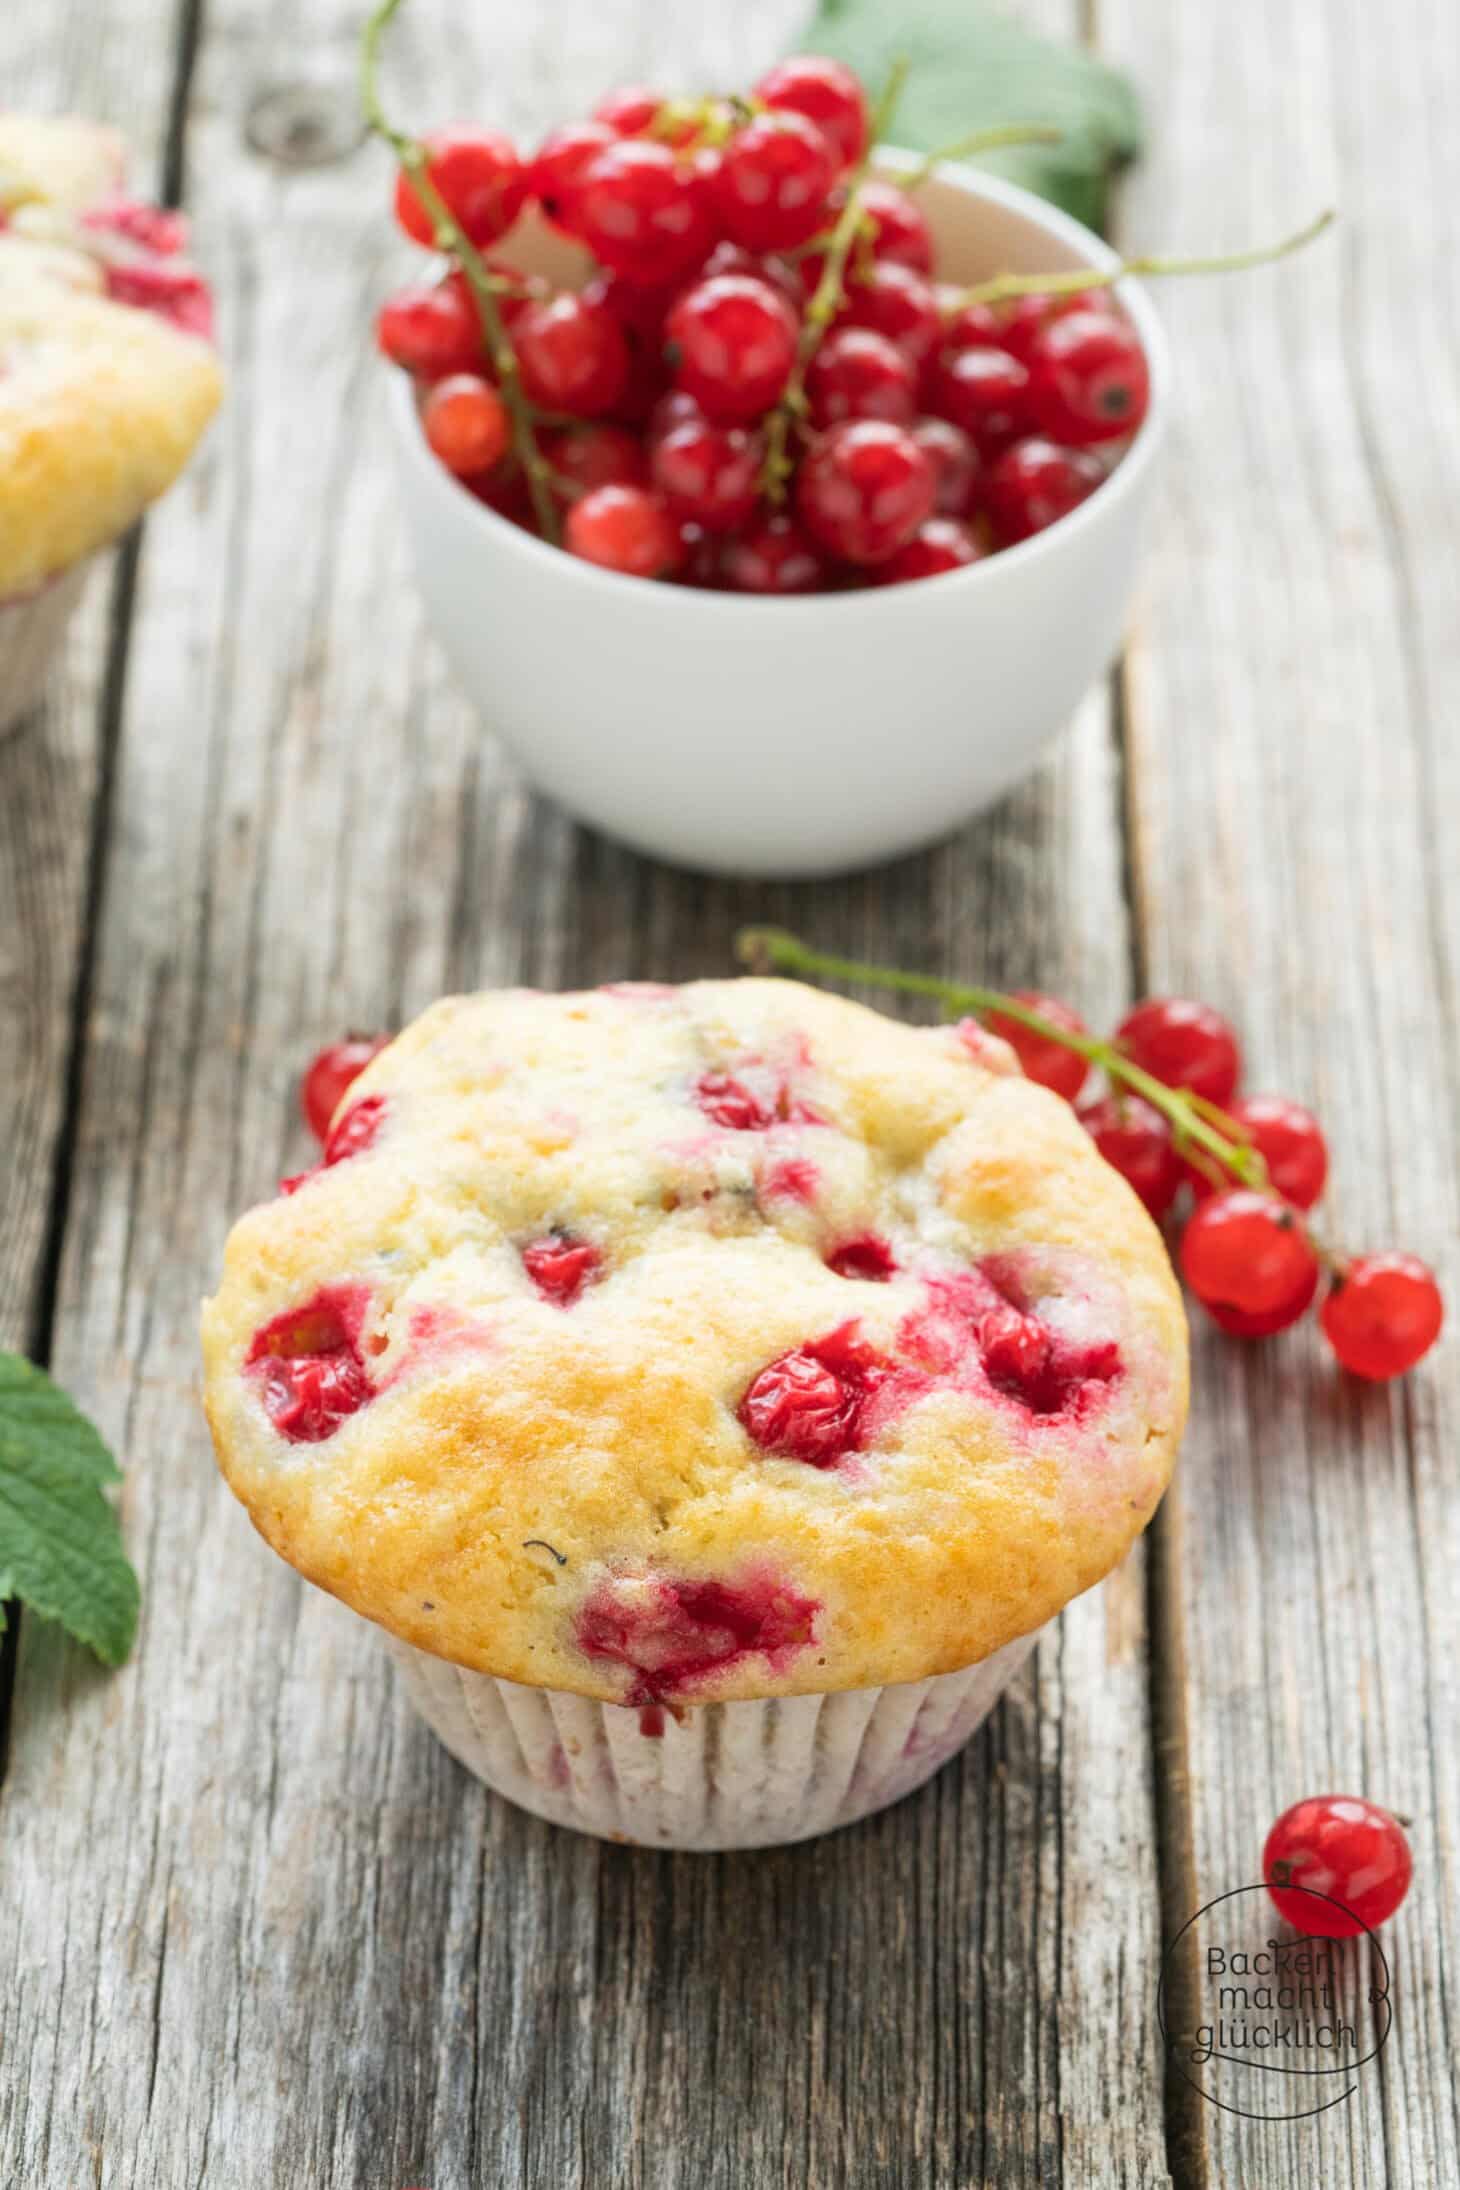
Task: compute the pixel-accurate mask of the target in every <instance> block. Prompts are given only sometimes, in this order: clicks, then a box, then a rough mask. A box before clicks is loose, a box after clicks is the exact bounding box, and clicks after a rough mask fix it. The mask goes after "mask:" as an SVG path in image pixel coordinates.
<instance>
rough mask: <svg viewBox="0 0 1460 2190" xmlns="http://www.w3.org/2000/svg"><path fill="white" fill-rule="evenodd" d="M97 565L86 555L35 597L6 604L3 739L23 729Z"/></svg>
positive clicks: (1, 637)
mask: <svg viewBox="0 0 1460 2190" xmlns="http://www.w3.org/2000/svg"><path fill="white" fill-rule="evenodd" d="M93 560H94V558H93V557H92V556H89V555H88V556H85V557H83V559H82V560H81V561H80V562H79V563H73V564H72V566H71V568H70V569H69V570H63V571H61V572H60V573H59V574H58V575H57V576H56V577H54V578H48V579H47V580H46V582H45V584H44V585H39V586H36V587H35V588H34V589H33V590H32V591H30V592H29V593H17V594H15V595H13V596H12V598H11V599H10V600H8V601H0V737H4V735H5V733H6V732H7V731H8V730H15V729H18V728H19V726H20V722H21V719H22V717H24V716H25V715H28V714H29V713H30V710H31V709H32V708H33V707H34V706H35V704H36V702H37V700H39V698H40V696H41V693H42V691H43V690H44V688H45V682H46V677H47V675H48V674H49V672H50V667H51V664H52V662H53V661H54V660H55V658H56V655H57V654H58V653H59V652H60V650H61V643H62V641H63V640H64V638H65V636H66V626H67V625H68V624H69V623H70V621H71V618H72V615H73V614H74V613H75V610H76V605H77V603H78V602H79V601H80V599H81V596H82V594H83V593H84V592H85V590H86V580H87V576H88V574H89V572H90V570H91V565H92V562H93Z"/></svg>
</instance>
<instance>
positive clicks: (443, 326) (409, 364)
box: [375, 282, 485, 380]
mask: <svg viewBox="0 0 1460 2190" xmlns="http://www.w3.org/2000/svg"><path fill="white" fill-rule="evenodd" d="M375 339H376V341H377V342H378V344H379V345H380V348H381V350H382V351H383V352H384V354H385V355H386V356H387V357H388V358H389V359H390V361H391V363H392V365H399V366H401V367H402V368H403V369H404V370H405V371H406V372H408V373H413V374H414V375H415V377H416V378H417V379H418V380H444V379H445V378H446V376H447V375H448V374H449V373H465V372H470V371H472V370H473V368H474V367H475V368H479V367H480V366H481V364H482V363H483V359H484V355H485V352H484V348H483V343H482V327H481V321H480V320H479V319H478V317H477V313H476V307H475V306H474V305H473V304H471V303H470V302H468V301H463V299H462V297H461V295H460V292H459V291H458V290H457V289H455V288H454V287H453V286H452V285H451V284H450V283H449V282H438V283H427V282H413V283H412V284H411V286H410V287H409V288H406V289H398V290H397V291H396V293H395V295H394V296H391V297H387V298H386V300H385V302H384V304H382V305H381V307H380V312H379V316H378V317H377V319H376V322H375Z"/></svg>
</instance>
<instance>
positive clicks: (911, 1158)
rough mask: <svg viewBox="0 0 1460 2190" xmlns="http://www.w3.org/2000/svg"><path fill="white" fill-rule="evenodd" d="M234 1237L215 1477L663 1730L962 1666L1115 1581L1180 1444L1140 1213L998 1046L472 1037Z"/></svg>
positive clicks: (493, 1639)
mask: <svg viewBox="0 0 1460 2190" xmlns="http://www.w3.org/2000/svg"><path fill="white" fill-rule="evenodd" d="M288 1186H289V1189H290V1190H289V1191H286V1192H283V1193H281V1195H280V1197H279V1198H278V1199H276V1200H274V1201H272V1202H269V1203H267V1204H265V1205H263V1206H261V1207H259V1208H257V1209H254V1210H252V1211H250V1212H249V1213H248V1214H247V1215H246V1216H244V1217H243V1218H242V1219H241V1220H240V1221H239V1223H238V1224H237V1225H236V1226H235V1228H234V1230H233V1233H232V1235H231V1237H230V1239H229V1242H228V1246H227V1251H226V1256H225V1265H224V1272H223V1278H222V1282H221V1284H220V1286H219V1290H218V1292H217V1294H216V1296H215V1297H214V1298H213V1299H212V1300H211V1301H209V1302H208V1303H207V1304H206V1305H205V1309H204V1316H203V1344H204V1356H205V1369H206V1376H205V1391H206V1404H207V1410H208V1416H209V1420H210V1423H211V1426H212V1431H213V1437H214V1442H215V1445H216V1448H217V1452H218V1457H219V1463H220V1465H221V1467H222V1469H223V1472H224V1474H225V1475H226V1477H227V1479H228V1481H229V1483H230V1484H231V1486H232V1488H233V1490H234V1491H235V1492H236V1494H237V1495H238V1497H239V1498H240V1499H241V1500H242V1501H243V1503H244V1504H245V1505H246V1506H247V1508H248V1510H249V1512H250V1514H251V1516H252V1518H253V1520H254V1522H255V1525H256V1526H257V1527H258V1528H259V1530H260V1531H261V1533H262V1534H263V1535H264V1536H265V1537H266V1538H267V1539H268V1541H269V1542H270V1543H271V1544H272V1545H273V1546H274V1547H275V1549H276V1550H278V1551H279V1552H280V1553H281V1554H282V1555H283V1556H284V1557H285V1558H286V1559H288V1560H289V1561H290V1562H291V1563H292V1564H293V1565H295V1566H296V1567H297V1568H298V1569H299V1570H300V1571H301V1572H302V1573H304V1574H305V1575H307V1576H308V1577H309V1579H311V1580H312V1581H314V1582H316V1583H317V1584H319V1585H320V1586H321V1587H323V1588H325V1589H327V1590H330V1591H331V1592H333V1593H334V1594H335V1595H336V1596H338V1597H340V1598H342V1599H343V1600H344V1601H345V1602H346V1603H347V1604H349V1605H351V1606H353V1607H354V1609H355V1610H356V1611H358V1612H360V1613H363V1614H364V1615H365V1616H366V1617H367V1618H370V1619H372V1620H375V1621H377V1622H379V1623H380V1624H381V1625H382V1626H384V1627H385V1628H387V1629H389V1630H391V1631H392V1632H394V1633H395V1634H397V1635H399V1636H400V1637H402V1638H403V1639H404V1640H405V1641H407V1642H409V1643H412V1644H414V1645H416V1646H417V1647H419V1648H422V1649H424V1650H427V1651H431V1652H434V1653H436V1654H437V1655H439V1656H442V1657H444V1658H448V1659H451V1660H453V1661H455V1662H456V1663H458V1664H460V1665H463V1666H467V1667H470V1668H473V1669H475V1670H478V1671H482V1672H487V1673H493V1674H496V1675H498V1676H501V1677H503V1678H506V1679H511V1680H516V1681H524V1682H528V1683H532V1684H535V1685H538V1686H543V1687H551V1688H559V1689H564V1690H568V1691H573V1692H576V1693H579V1694H583V1695H587V1696H594V1697H599V1698H602V1699H604V1700H608V1701H618V1702H634V1703H640V1704H643V1703H645V1702H648V1701H657V1700H660V1699H664V1700H668V1701H671V1702H679V1703H694V1702H698V1701H709V1700H716V1699H718V1700H728V1699H732V1698H735V1697H741V1696H767V1695H774V1694H797V1693H806V1692H811V1691H816V1690H834V1689H841V1688H850V1687H859V1686H871V1685H880V1684H882V1683H885V1682H890V1681H911V1680H919V1679H923V1678H925V1677H927V1676H929V1675H932V1674H936V1673H941V1672H946V1671H950V1670H953V1669H955V1668H957V1667H961V1666H964V1665H967V1664H970V1663H972V1662H974V1661H975V1660H977V1659H979V1658H982V1657H984V1656H986V1655H988V1654H989V1653H990V1652H992V1651H994V1650H996V1649H998V1648H999V1647H1000V1646H1001V1645H1003V1644H1005V1643H1007V1642H1010V1641H1012V1640H1013V1639H1014V1638H1016V1637H1017V1636H1019V1635H1022V1634H1025V1633H1027V1632H1029V1631H1030V1630H1032V1629H1033V1628H1035V1627H1037V1626H1039V1625H1040V1624H1041V1623H1042V1622H1043V1621H1045V1620H1046V1619H1048V1618H1050V1617H1051V1616H1052V1615H1053V1614H1054V1613H1055V1612H1057V1611H1058V1610H1059V1608H1060V1607H1061V1606H1062V1605H1063V1604H1064V1603H1065V1602H1066V1601H1067V1600H1068V1599H1069V1598H1071V1597H1072V1596H1074V1595H1076V1594H1077V1593H1078V1592H1079V1591H1081V1590H1083V1589H1086V1588H1088V1587H1089V1586H1090V1585H1091V1584H1092V1583H1094V1582H1095V1581H1097V1580H1099V1579H1100V1577H1101V1576H1102V1575H1104V1574H1105V1573H1107V1572H1108V1571H1109V1570H1110V1568H1111V1567H1113V1566H1114V1565H1115V1564H1116V1563H1117V1562H1118V1561H1119V1559H1120V1558H1121V1557H1122V1556H1123V1555H1124V1553H1125V1551H1126V1550H1127V1549H1128V1547H1129V1545H1130V1543H1131V1541H1132V1539H1133V1538H1134V1537H1135V1536H1136V1535H1137V1534H1138V1533H1139V1532H1140V1530H1141V1529H1142V1528H1143V1527H1144V1526H1145V1524H1146V1522H1147V1521H1148V1520H1149V1519H1150V1516H1151V1514H1152V1512H1153V1511H1154V1509H1155V1506H1156V1504H1157V1502H1158V1501H1159V1499H1160V1496H1161V1493H1162V1491H1163V1490H1164V1488H1165V1485H1166V1482H1167V1479H1168V1477H1169V1474H1170V1470H1171V1466H1172V1462H1173V1459H1174V1455H1175V1450H1176V1446H1177V1443H1178V1440H1179V1437H1180V1434H1181V1429H1182V1426H1183V1422H1184V1417H1185V1410H1186V1377H1187V1370H1186V1327H1185V1319H1184V1316H1183V1312H1182V1307H1181V1301H1180V1296H1179V1293H1178V1291H1177V1288H1176V1285H1175V1282H1174V1279H1173V1277H1172V1273H1171V1268H1170V1264H1169V1260H1168V1258H1167V1255H1166V1253H1165V1250H1164V1247H1163V1246H1162V1243H1161V1240H1160V1237H1159V1235H1158V1233H1157V1232H1156V1230H1155V1228H1154V1226H1153V1225H1152V1224H1151V1222H1150V1219H1149V1218H1148V1217H1147V1215H1146V1213H1145V1211H1144V1210H1143V1209H1142V1208H1141V1206H1140V1204H1139V1203H1138V1202H1137V1200H1136V1198H1135V1196H1134V1195H1133V1194H1132V1193H1131V1192H1130V1190H1129V1188H1128V1187H1127V1186H1126V1185H1125V1183H1124V1181H1123V1180H1121V1179H1120V1178H1119V1177H1118V1176H1117V1174H1116V1173H1115V1172H1114V1171H1113V1170H1111V1169H1110V1168H1109V1166H1107V1165H1106V1164H1105V1163H1104V1162H1103V1161H1102V1159H1101V1158H1100V1157H1099V1156H1098V1155H1097V1154H1096V1152H1095V1150H1094V1149H1093V1147H1092V1145H1091V1143H1090V1142H1089V1140H1088V1138H1087V1136H1086V1135H1085V1133H1084V1131H1083V1129H1082V1128H1081V1126H1080V1125H1079V1123H1078V1121H1077V1120H1076V1118H1075V1116H1074V1114H1073V1112H1072V1111H1071V1109H1070V1108H1069V1106H1068V1105H1067V1104H1066V1103H1064V1102H1063V1101H1062V1100H1061V1099H1060V1098H1059V1097H1058V1096H1055V1095H1052V1094H1050V1093H1048V1092H1047V1091H1046V1090H1044V1089H1042V1088H1039V1087H1036V1086H1033V1085H1032V1084H1030V1083H1029V1082H1027V1081H1025V1080H1024V1079H1023V1078H1022V1077H1020V1076H1019V1075H1018V1070H1017V1066H1016V1065H1015V1064H1014V1062H1013V1059H1012V1056H1011V1054H1010V1053H1009V1052H1008V1051H1007V1050H1006V1049H1005V1048H1004V1046H1003V1045H1002V1044H1000V1043H997V1042H995V1041H992V1040H990V1038H989V1037H987V1036H986V1035H982V1034H980V1033H978V1031H977V1030H974V1029H969V1030H967V1031H966V1032H965V1031H961V1030H959V1029H955V1028H951V1027H939V1028H914V1027H909V1026H906V1025H903V1024H900V1023H898V1022H895V1021H892V1020H889V1019H886V1018H884V1017H882V1016H881V1015H880V1014H878V1013H875V1012H872V1011H869V1010H866V1009H864V1008H863V1007H861V1006H859V1005H856V1004H852V1003H849V1002H846V1001H844V1000H842V999H840V998H837V997H833V996H830V995H826V994H824V993H822V992H819V991H816V990H811V989H808V988H805V987H803V986H801V985H799V984H797V983H792V982H781V981H764V980H740V981H729V982H713V981H706V982H697V983H694V984H691V985H689V986H686V987H683V988H679V989H661V988H657V987H651V986H641V985H635V984H624V985H620V986H618V987H614V988H610V989H606V990H597V991H592V992H586V993H579V994H569V995H558V996H553V995H543V994H538V993H535V992H532V991H526V990H509V991H500V992H491V993H488V994H485V995H480V996H472V997H461V998H455V999H450V1000H448V1001H446V1002H443V1003H441V1004H438V1005H436V1006H435V1007H434V1008H433V1009H431V1010H430V1011H428V1012H426V1013H425V1015H424V1016H423V1017H422V1018H420V1019H418V1020H417V1021H416V1022H415V1023H414V1024H413V1025H412V1026H411V1027H409V1028H407V1029H406V1031H405V1032H404V1033H403V1034H402V1035H401V1036H400V1037H399V1038H398V1039H397V1040H396V1041H395V1042H394V1043H393V1044H392V1045H391V1046H390V1047H389V1048H388V1049H387V1050H385V1051H384V1052H383V1053H382V1054H381V1055H380V1056H379V1057H378V1058H377V1059H376V1060H375V1062H374V1063H373V1064H372V1065H370V1067H369V1068H368V1069H367V1071H366V1072H365V1074H364V1075H363V1076H362V1078H361V1079H360V1080H358V1081H357V1082H356V1083H355V1084H354V1086H353V1087H352V1088H351V1089H350V1090H349V1093H348V1094H347V1096H346V1098H345V1102H344V1104H343V1106H342V1108H341V1110H340V1112H338V1113H337V1115H336V1118H335V1121H334V1124H333V1127H332V1131H331V1137H330V1141H329V1143H328V1145H327V1148H326V1152H325V1160H324V1162H323V1163H322V1164H321V1165H320V1166H319V1167H318V1168H317V1169H316V1170H315V1171H314V1172H312V1173H310V1174H307V1175H306V1176H305V1177H304V1178H303V1179H302V1180H298V1181H291V1182H288Z"/></svg>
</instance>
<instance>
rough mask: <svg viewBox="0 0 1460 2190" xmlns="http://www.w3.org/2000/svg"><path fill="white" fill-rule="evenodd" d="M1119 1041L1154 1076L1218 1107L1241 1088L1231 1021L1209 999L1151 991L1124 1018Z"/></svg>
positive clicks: (1117, 1033) (1117, 1034)
mask: <svg viewBox="0 0 1460 2190" xmlns="http://www.w3.org/2000/svg"><path fill="white" fill-rule="evenodd" d="M1115 1044H1116V1047H1117V1048H1118V1049H1121V1050H1123V1051H1124V1052H1125V1054H1126V1056H1127V1057H1129V1058H1130V1060H1131V1062H1132V1064H1137V1065H1140V1066H1141V1068H1142V1069H1143V1070H1144V1071H1146V1072H1149V1073H1150V1075H1151V1078H1152V1079H1153V1080H1160V1081H1161V1082H1162V1083H1163V1084H1164V1085H1165V1086H1166V1087H1185V1088H1189V1089H1190V1090H1191V1092H1192V1094H1193V1095H1201V1096H1204V1097H1205V1099H1206V1100H1207V1102H1209V1103H1215V1104H1217V1106H1218V1108H1219V1109H1220V1108H1224V1107H1225V1105H1226V1104H1227V1103H1228V1102H1230V1100H1231V1098H1232V1096H1233V1095H1234V1094H1235V1093H1236V1091H1237V1082H1238V1080H1239V1078H1240V1077H1241V1073H1242V1052H1241V1050H1240V1049H1239V1048H1238V1046H1237V1037H1236V1035H1235V1034H1234V1033H1233V1031H1232V1029H1231V1027H1230V1026H1229V1025H1228V1023H1227V1021H1226V1020H1225V1019H1224V1018H1223V1017H1222V1015H1221V1013H1220V1012H1217V1011H1213V1010H1212V1007H1211V1005H1210V1004H1198V1003H1194V1002H1192V1000H1191V999H1190V998H1189V997H1185V996H1148V997H1147V998H1146V999H1145V1001H1144V1003H1140V1004H1137V1005H1136V1007H1135V1009H1134V1010H1133V1011H1130V1012H1127V1014H1126V1016H1125V1017H1124V1019H1122V1020H1121V1022H1120V1025H1119V1026H1118V1027H1117V1028H1116V1030H1115Z"/></svg>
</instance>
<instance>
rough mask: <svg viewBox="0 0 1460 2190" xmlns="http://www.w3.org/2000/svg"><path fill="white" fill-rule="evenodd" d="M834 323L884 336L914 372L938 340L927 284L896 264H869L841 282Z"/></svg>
mask: <svg viewBox="0 0 1460 2190" xmlns="http://www.w3.org/2000/svg"><path fill="white" fill-rule="evenodd" d="M836 324H837V326H838V327H870V328H871V330H872V332H873V333H874V334H878V335H885V336H886V338H887V340H888V341H889V342H895V343H896V344H897V347H898V349H899V350H901V352H902V354H903V356H904V357H905V358H906V359H907V361H908V363H909V364H910V365H911V366H913V367H914V368H915V369H916V368H917V367H920V366H921V365H923V364H924V363H925V362H926V361H927V359H928V358H929V357H930V356H931V355H932V353H933V351H934V350H935V349H936V348H937V346H938V343H939V342H940V341H941V340H942V336H943V322H942V319H941V317H940V315H939V312H938V305H937V300H936V298H935V297H934V295H933V291H932V286H931V284H930V283H929V282H927V281H925V280H924V278H923V276H922V275H921V274H917V273H914V271H913V269H912V268H911V267H910V266H904V265H902V264H901V262H900V261H899V260H897V259H873V261H872V263H871V265H870V266H869V267H868V268H867V269H866V271H865V273H862V274H859V275H858V276H857V277H856V279H855V280H852V281H849V282H848V283H847V287H846V297H845V301H844V302H843V304H842V308H841V310H840V312H839V313H838V314H837V319H836Z"/></svg>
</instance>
